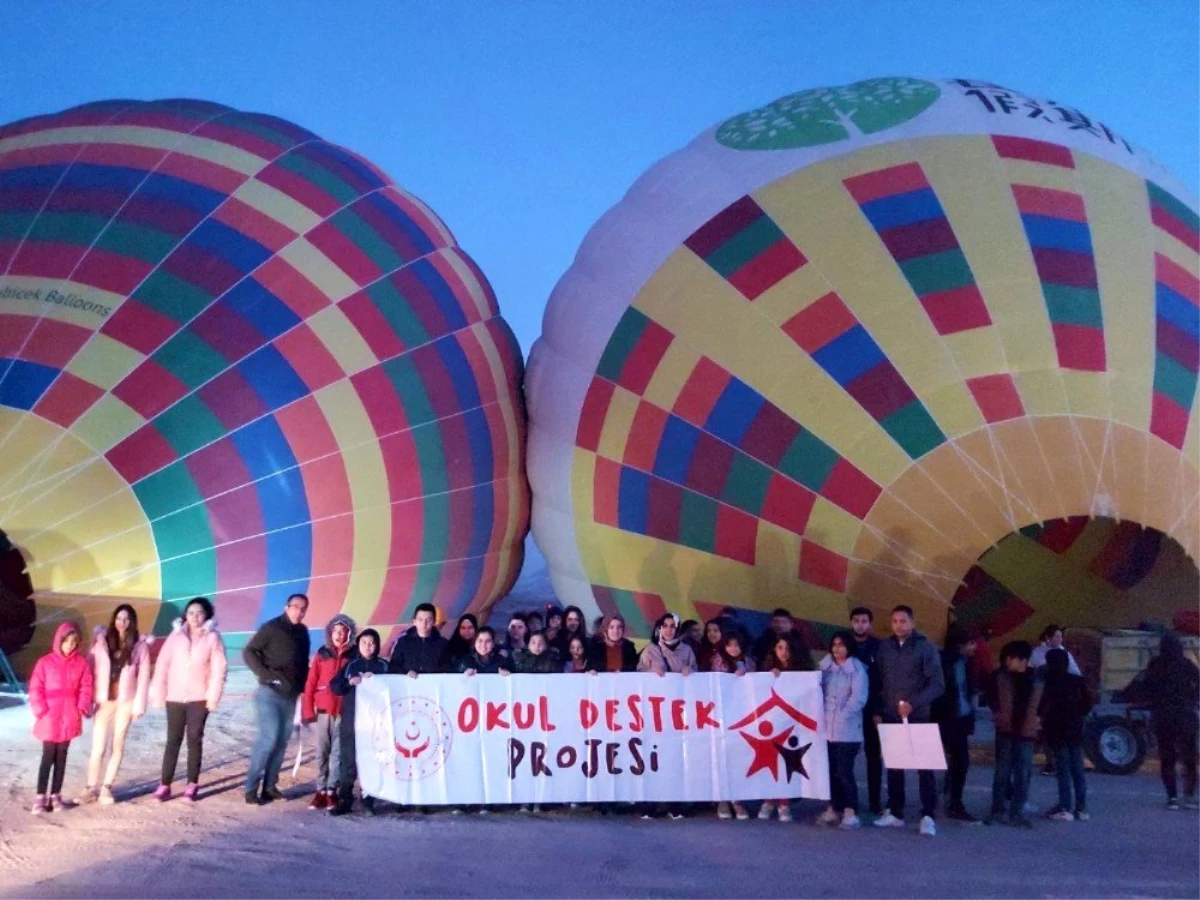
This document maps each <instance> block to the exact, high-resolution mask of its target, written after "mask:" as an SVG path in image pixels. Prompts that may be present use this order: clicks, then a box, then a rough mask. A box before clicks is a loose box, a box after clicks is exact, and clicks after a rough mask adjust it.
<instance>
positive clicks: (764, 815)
mask: <svg viewBox="0 0 1200 900" xmlns="http://www.w3.org/2000/svg"><path fill="white" fill-rule="evenodd" d="M773 812H775V803H774V801H772V800H764V801H763V805H762V806H760V807H759V808H758V817H759V818H760V819H762V820H763V821H764V822H765V821H766V820H767V819H769V818H771V813H773Z"/></svg>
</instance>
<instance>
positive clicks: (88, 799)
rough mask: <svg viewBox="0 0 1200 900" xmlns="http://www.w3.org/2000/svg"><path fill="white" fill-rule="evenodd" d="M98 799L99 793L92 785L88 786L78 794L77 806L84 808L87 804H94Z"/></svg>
mask: <svg viewBox="0 0 1200 900" xmlns="http://www.w3.org/2000/svg"><path fill="white" fill-rule="evenodd" d="M99 799H100V791H98V790H97V789H96V788H95V787H93V786H92V785H90V784H89V785H88V786H87V787H85V788H84V789H83V790H82V791H80V793H79V805H80V806H86V805H87V804H89V803H95V802H96V801H97V800H99Z"/></svg>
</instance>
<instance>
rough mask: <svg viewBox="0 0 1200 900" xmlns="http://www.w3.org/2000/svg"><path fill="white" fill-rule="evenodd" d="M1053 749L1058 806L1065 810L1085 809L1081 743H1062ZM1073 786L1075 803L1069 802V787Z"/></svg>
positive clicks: (1085, 793)
mask: <svg viewBox="0 0 1200 900" xmlns="http://www.w3.org/2000/svg"><path fill="white" fill-rule="evenodd" d="M1050 749H1052V750H1053V751H1054V774H1055V775H1056V776H1057V777H1058V808H1059V809H1065V810H1066V811H1067V812H1079V811H1080V810H1083V809H1087V782H1086V781H1084V778H1083V745H1082V744H1078V743H1076V744H1063V745H1062V746H1061V747H1052V748H1050ZM1072 785H1074V787H1075V803H1074V805H1072V803H1071V787H1072Z"/></svg>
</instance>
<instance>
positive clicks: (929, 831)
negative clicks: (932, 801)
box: [921, 816, 937, 837]
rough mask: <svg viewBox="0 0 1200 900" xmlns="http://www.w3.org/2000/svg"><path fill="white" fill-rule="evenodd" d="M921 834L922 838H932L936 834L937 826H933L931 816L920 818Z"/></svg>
mask: <svg viewBox="0 0 1200 900" xmlns="http://www.w3.org/2000/svg"><path fill="white" fill-rule="evenodd" d="M921 834H922V835H923V836H924V837H933V836H934V835H936V834H937V826H936V825H934V824H933V817H932V816H921Z"/></svg>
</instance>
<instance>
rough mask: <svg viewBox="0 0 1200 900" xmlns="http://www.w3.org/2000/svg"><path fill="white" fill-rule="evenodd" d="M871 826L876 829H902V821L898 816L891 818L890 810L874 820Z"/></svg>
mask: <svg viewBox="0 0 1200 900" xmlns="http://www.w3.org/2000/svg"><path fill="white" fill-rule="evenodd" d="M872 824H874V826H875V827H876V828H903V827H904V820H903V819H901V818H900V817H899V816H893V815H892V813H891V810H889V811H888V812H885V813H884V814H883V815H882V816H880V817H879V818H878V819H876V820H875V821H874V823H872Z"/></svg>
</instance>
